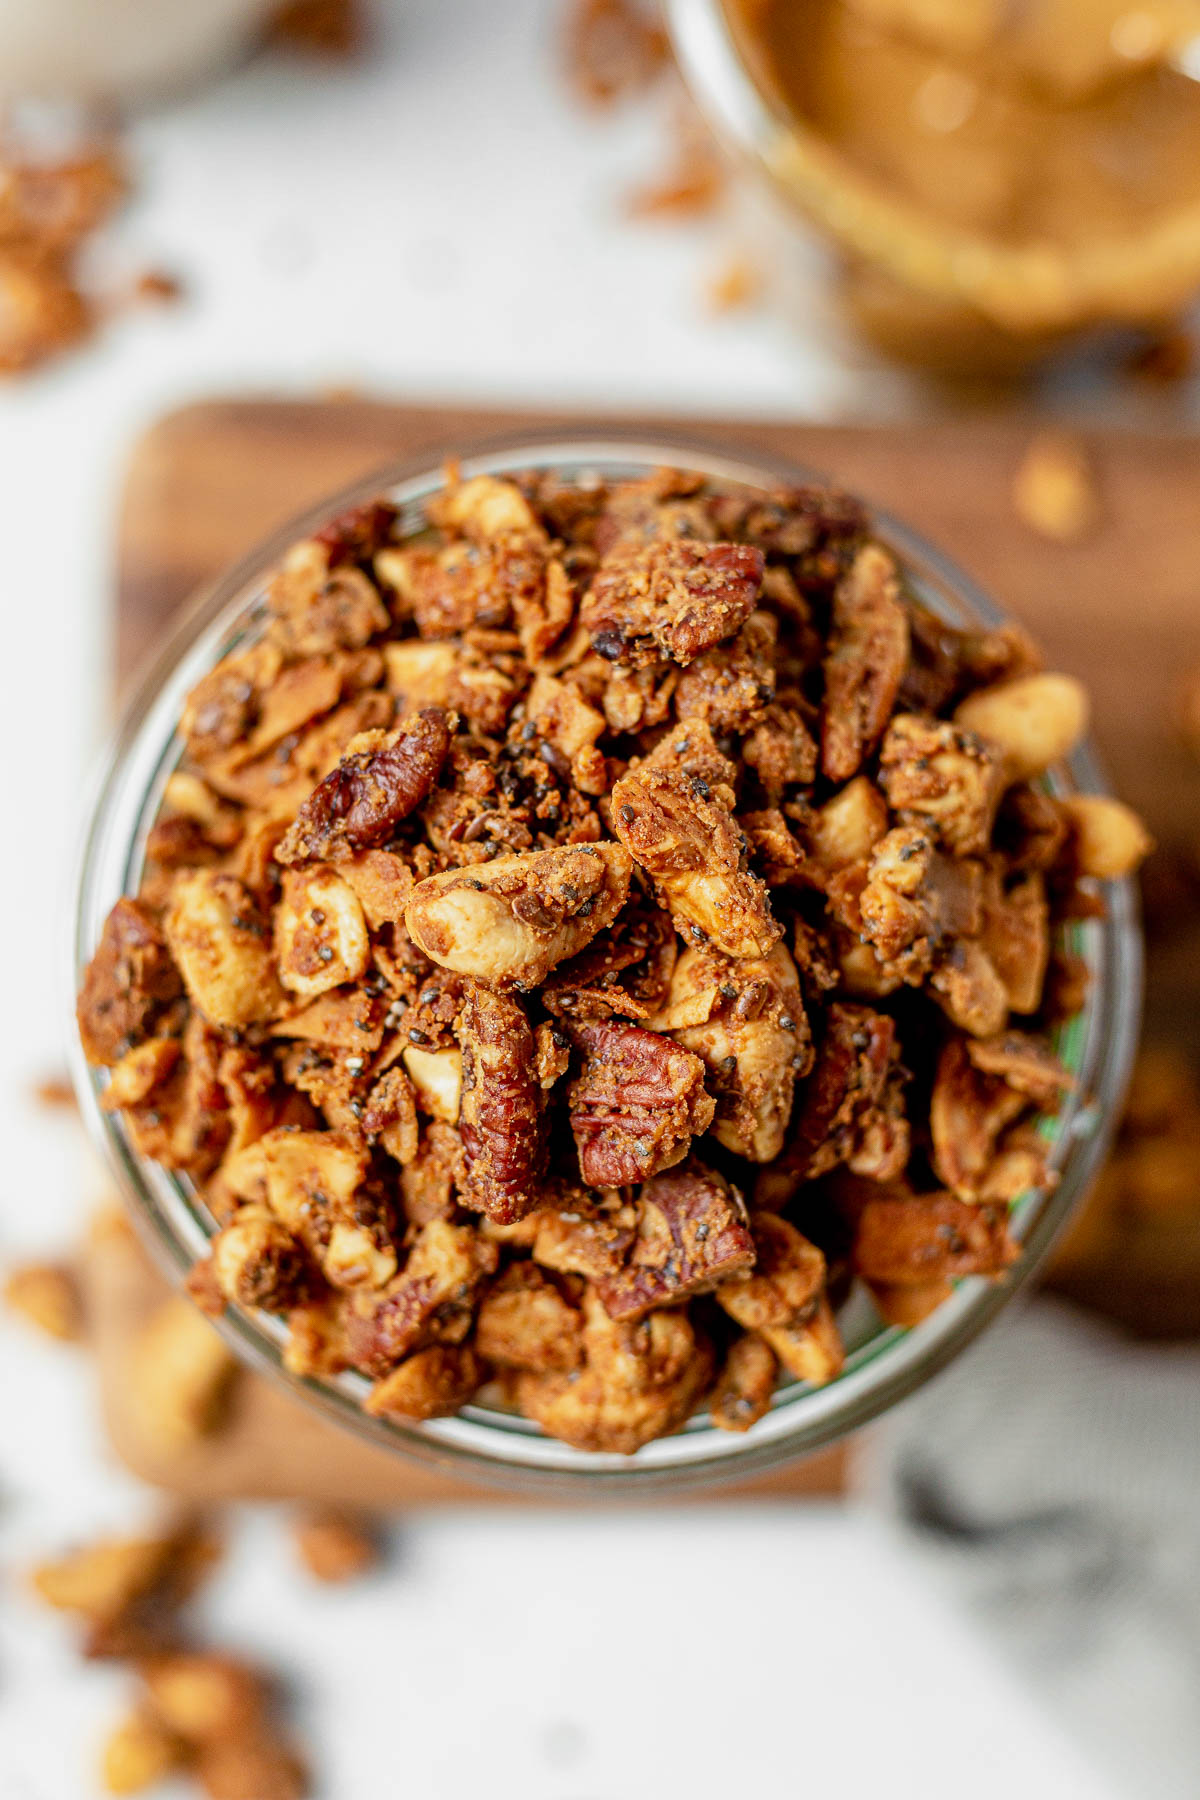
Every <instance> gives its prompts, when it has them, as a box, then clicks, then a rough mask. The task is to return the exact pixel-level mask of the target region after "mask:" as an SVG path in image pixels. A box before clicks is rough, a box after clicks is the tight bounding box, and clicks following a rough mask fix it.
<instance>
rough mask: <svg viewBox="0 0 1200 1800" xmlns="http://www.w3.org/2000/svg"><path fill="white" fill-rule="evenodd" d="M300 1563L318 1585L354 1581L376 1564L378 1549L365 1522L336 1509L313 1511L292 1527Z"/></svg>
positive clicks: (301, 1517)
mask: <svg viewBox="0 0 1200 1800" xmlns="http://www.w3.org/2000/svg"><path fill="white" fill-rule="evenodd" d="M292 1539H293V1542H294V1543H295V1546H296V1554H297V1555H298V1556H299V1558H300V1561H301V1562H302V1563H303V1565H304V1567H305V1568H306V1569H307V1570H308V1572H309V1574H310V1575H312V1576H314V1577H315V1579H316V1580H317V1581H324V1582H329V1583H331V1584H336V1583H339V1582H343V1581H353V1580H354V1579H355V1577H356V1576H358V1575H363V1574H365V1573H366V1571H367V1570H368V1569H370V1568H372V1567H373V1566H374V1565H375V1563H376V1562H377V1561H378V1560H379V1545H378V1542H377V1540H376V1538H375V1536H374V1534H373V1532H372V1531H370V1530H369V1528H368V1527H367V1525H366V1524H365V1523H364V1521H363V1520H362V1519H360V1518H358V1517H356V1516H354V1515H353V1514H351V1513H348V1512H346V1511H344V1510H342V1509H341V1508H339V1507H314V1508H312V1509H311V1510H309V1511H306V1512H304V1513H302V1514H301V1515H300V1516H299V1517H298V1518H296V1519H295V1520H294V1521H293V1523H292Z"/></svg>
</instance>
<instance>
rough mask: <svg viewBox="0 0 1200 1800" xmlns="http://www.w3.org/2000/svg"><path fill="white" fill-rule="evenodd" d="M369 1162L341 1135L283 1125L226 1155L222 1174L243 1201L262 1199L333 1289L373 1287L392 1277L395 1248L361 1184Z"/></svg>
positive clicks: (382, 1214) (383, 1214)
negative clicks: (308, 1255)
mask: <svg viewBox="0 0 1200 1800" xmlns="http://www.w3.org/2000/svg"><path fill="white" fill-rule="evenodd" d="M369 1161H370V1159H369V1157H368V1155H367V1152H366V1150H365V1149H364V1148H363V1147H362V1145H361V1144H358V1143H352V1142H351V1141H350V1140H349V1139H348V1138H345V1137H343V1136H341V1135H340V1134H339V1133H338V1132H335V1131H294V1130H289V1129H288V1128H287V1127H286V1126H282V1127H279V1128H278V1129H277V1130H274V1131H268V1132H267V1134H266V1136H265V1137H261V1138H259V1140H258V1142H257V1143H254V1144H250V1145H249V1146H248V1147H247V1148H246V1149H245V1150H242V1151H240V1152H239V1153H238V1154H237V1155H235V1156H230V1157H228V1158H227V1159H226V1161H225V1164H224V1166H223V1169H222V1174H223V1176H224V1178H225V1181H226V1183H227V1185H228V1187H229V1190H230V1192H231V1193H233V1194H235V1195H236V1196H237V1197H238V1198H239V1199H243V1200H250V1201H255V1202H258V1203H259V1204H262V1203H263V1202H264V1201H265V1203H266V1204H267V1205H268V1206H269V1207H270V1209H271V1211H272V1212H273V1213H274V1215H275V1217H276V1218H277V1219H278V1220H280V1222H281V1223H282V1224H283V1225H285V1226H286V1227H287V1229H288V1231H290V1232H291V1234H292V1236H293V1237H296V1238H298V1239H299V1240H300V1241H301V1242H302V1243H303V1244H305V1245H306V1246H307V1247H308V1250H309V1252H310V1253H311V1255H313V1256H314V1257H315V1258H316V1260H317V1261H318V1262H319V1263H320V1265H321V1267H322V1269H323V1270H324V1272H325V1274H326V1276H327V1277H328V1279H329V1280H330V1281H332V1282H333V1283H334V1285H335V1286H345V1287H357V1286H360V1285H365V1286H370V1287H376V1286H379V1285H381V1284H382V1283H383V1282H385V1281H388V1280H390V1279H391V1276H392V1275H393V1274H394V1272H395V1268H396V1251H395V1245H394V1244H393V1243H392V1241H391V1237H390V1233H389V1232H388V1230H387V1219H386V1212H385V1211H381V1208H380V1207H379V1206H378V1205H377V1204H374V1203H373V1202H371V1200H370V1197H369V1190H367V1189H365V1188H364V1185H363V1184H364V1182H365V1181H366V1177H367V1171H368V1167H369Z"/></svg>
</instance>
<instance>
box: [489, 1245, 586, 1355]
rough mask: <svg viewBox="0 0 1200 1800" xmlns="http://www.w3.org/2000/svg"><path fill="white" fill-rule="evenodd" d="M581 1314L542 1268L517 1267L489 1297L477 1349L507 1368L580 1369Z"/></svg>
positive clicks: (503, 1277)
mask: <svg viewBox="0 0 1200 1800" xmlns="http://www.w3.org/2000/svg"><path fill="white" fill-rule="evenodd" d="M582 1325H583V1321H582V1320H581V1318H580V1316H579V1313H578V1311H577V1310H576V1308H575V1307H573V1306H572V1305H571V1304H570V1302H569V1301H567V1300H565V1299H564V1298H563V1295H562V1294H561V1293H560V1291H559V1289H558V1288H557V1287H556V1286H555V1285H554V1282H553V1281H552V1280H551V1278H550V1277H549V1276H548V1275H544V1274H543V1273H542V1271H541V1269H539V1268H538V1266H537V1264H536V1263H532V1262H524V1263H514V1264H513V1266H512V1267H511V1268H509V1269H506V1270H505V1272H504V1274H503V1275H502V1276H501V1277H500V1279H499V1281H497V1282H496V1283H495V1284H494V1285H493V1286H492V1287H491V1288H489V1289H488V1292H487V1293H486V1294H485V1296H484V1298H483V1300H482V1302H481V1304H480V1307H479V1312H478V1314H477V1315H476V1321H475V1347H476V1349H477V1350H478V1351H479V1354H480V1356H482V1357H483V1358H484V1359H485V1360H486V1361H487V1362H491V1363H498V1364H499V1365H500V1367H501V1368H507V1369H533V1370H534V1371H535V1372H538V1373H544V1372H546V1371H548V1370H557V1369H577V1368H578V1367H579V1364H580V1362H581V1361H582V1360H583V1343H582Z"/></svg>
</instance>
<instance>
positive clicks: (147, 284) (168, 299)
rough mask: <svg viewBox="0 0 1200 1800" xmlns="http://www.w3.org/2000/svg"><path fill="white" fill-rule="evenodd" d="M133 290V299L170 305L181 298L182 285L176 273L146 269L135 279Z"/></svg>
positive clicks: (182, 293) (182, 292)
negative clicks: (170, 273)
mask: <svg viewBox="0 0 1200 1800" xmlns="http://www.w3.org/2000/svg"><path fill="white" fill-rule="evenodd" d="M133 292H134V297H135V299H138V300H149V301H153V302H156V303H158V304H160V305H165V306H171V305H174V303H175V302H176V301H177V300H182V299H183V295H184V287H183V283H182V281H180V279H179V277H178V276H177V275H169V274H168V273H167V271H166V270H165V269H146V270H145V271H144V272H143V273H142V274H141V275H139V276H138V278H137V280H136V281H135V283H134V286H133Z"/></svg>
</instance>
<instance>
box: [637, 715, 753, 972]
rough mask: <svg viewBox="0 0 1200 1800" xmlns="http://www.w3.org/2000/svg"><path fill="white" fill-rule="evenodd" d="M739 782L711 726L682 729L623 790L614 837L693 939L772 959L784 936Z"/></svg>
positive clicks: (692, 725) (735, 952) (731, 953)
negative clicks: (751, 864)
mask: <svg viewBox="0 0 1200 1800" xmlns="http://www.w3.org/2000/svg"><path fill="white" fill-rule="evenodd" d="M732 774H733V766H732V764H730V763H728V762H727V761H726V760H725V759H724V758H723V757H722V756H721V755H720V753H719V752H718V751H717V749H716V746H715V745H714V744H713V742H712V735H711V733H710V732H709V730H708V727H707V726H706V725H704V724H702V723H701V722H700V721H699V720H696V721H694V722H692V723H690V724H688V725H686V726H680V727H678V728H677V729H676V731H675V732H673V733H672V734H671V736H670V737H669V738H666V739H664V740H663V743H662V744H660V745H659V746H658V747H657V748H656V750H655V752H654V755H653V756H652V757H648V758H647V759H646V761H645V762H643V763H641V764H639V765H638V767H637V768H636V769H634V770H632V771H631V772H630V773H629V774H628V775H626V776H624V777H623V778H622V779H621V780H620V781H618V782H617V783H616V785H615V786H614V788H613V791H612V820H613V829H614V831H615V832H616V834H617V836H618V837H619V838H620V840H621V842H622V843H623V844H624V845H625V847H626V849H627V850H628V851H629V853H630V855H631V856H633V857H634V858H635V859H636V861H637V862H638V863H639V864H640V865H641V867H642V868H643V869H645V870H646V872H647V874H649V875H650V876H651V877H652V879H653V881H654V885H655V888H656V890H657V892H658V895H659V897H660V899H661V900H662V903H663V905H664V906H666V907H667V909H668V910H669V911H670V912H671V914H672V915H673V917H674V919H675V923H676V926H677V927H678V928H679V930H680V931H681V932H682V934H683V935H684V936H685V937H686V938H689V939H691V940H692V941H693V942H699V941H702V940H704V939H705V938H711V940H712V942H713V943H714V944H716V946H717V947H718V949H721V950H724V951H725V953H726V954H727V955H729V956H763V955H765V954H766V952H767V951H768V950H769V949H770V948H771V946H772V944H774V943H775V942H776V941H777V939H778V938H779V936H780V935H781V933H780V928H779V926H778V925H777V924H776V923H775V920H774V919H773V918H772V916H771V908H770V901H769V898H768V895H767V890H766V887H765V885H764V884H763V882H762V881H760V880H759V878H758V876H757V875H754V874H752V873H751V872H750V870H749V868H748V867H747V862H746V852H747V849H748V846H747V844H746V840H745V837H744V834H743V833H742V831H741V829H740V827H739V826H738V823H737V820H736V819H735V818H734V816H733V793H732V789H731V787H730V786H729V779H730V777H731V776H732Z"/></svg>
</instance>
